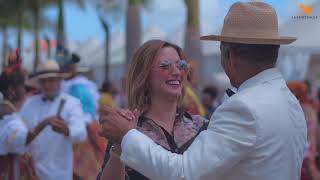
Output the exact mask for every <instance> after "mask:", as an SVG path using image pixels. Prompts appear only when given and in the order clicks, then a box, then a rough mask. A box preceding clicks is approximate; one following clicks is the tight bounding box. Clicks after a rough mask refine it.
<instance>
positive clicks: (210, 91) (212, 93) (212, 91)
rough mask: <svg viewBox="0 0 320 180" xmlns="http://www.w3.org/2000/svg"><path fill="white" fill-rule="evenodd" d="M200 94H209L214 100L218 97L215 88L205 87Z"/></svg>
mask: <svg viewBox="0 0 320 180" xmlns="http://www.w3.org/2000/svg"><path fill="white" fill-rule="evenodd" d="M202 93H204V94H209V95H210V96H211V98H213V99H216V98H217V95H218V90H217V88H216V87H215V86H206V87H205V88H204V89H203V90H202Z"/></svg>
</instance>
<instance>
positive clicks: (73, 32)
mask: <svg viewBox="0 0 320 180" xmlns="http://www.w3.org/2000/svg"><path fill="white" fill-rule="evenodd" d="M151 1H153V4H152V5H151V6H149V7H148V8H144V9H143V13H142V23H143V28H146V27H148V26H150V25H156V26H158V27H161V28H162V30H163V31H165V32H170V31H172V30H173V29H174V28H176V27H177V26H181V25H184V22H185V7H184V4H183V1H182V0H151ZM199 1H200V3H201V4H200V10H201V22H202V24H206V26H210V27H211V29H213V30H218V29H219V28H220V27H221V25H222V23H223V17H224V16H225V14H226V13H227V11H228V9H229V7H230V5H231V4H232V3H234V2H236V1H237V0H199ZM243 1H250V0H243ZM260 1H263V2H267V3H270V4H272V5H273V6H274V7H275V9H276V10H277V12H278V17H279V21H280V23H281V22H282V21H285V20H286V19H288V18H289V17H291V16H292V15H295V14H296V13H297V12H299V9H298V4H299V3H301V2H302V3H312V2H313V1H314V0H260ZM45 14H46V15H47V16H48V17H49V18H51V19H52V20H55V18H56V16H57V12H56V9H55V8H50V9H47V10H46V13H45ZM65 15H66V25H65V26H66V32H67V33H66V34H67V39H68V40H71V41H76V42H85V41H86V40H88V39H89V38H93V37H94V38H97V39H98V40H99V41H103V39H104V33H103V30H102V27H101V25H100V23H99V21H98V18H97V14H96V12H95V9H94V8H93V7H92V6H87V7H86V8H84V9H81V8H79V7H77V6H75V5H72V4H66V9H65ZM109 20H110V22H109V23H110V25H111V31H112V32H117V31H124V30H125V26H124V25H125V23H124V22H125V19H124V16H123V17H120V18H118V19H116V20H115V19H110V18H109ZM202 28H203V27H202ZM10 34H12V36H11V38H10V42H11V43H12V44H13V43H14V42H15V37H14V35H15V33H14V32H11V33H10ZM44 34H47V35H49V37H51V38H54V37H55V32H53V31H48V30H45V31H43V32H42V33H41V37H43V35H44ZM0 40H1V39H0ZM31 42H32V36H31V34H30V33H27V35H26V36H25V38H24V44H30V43H31Z"/></svg>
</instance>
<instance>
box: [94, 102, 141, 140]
mask: <svg viewBox="0 0 320 180" xmlns="http://www.w3.org/2000/svg"><path fill="white" fill-rule="evenodd" d="M138 117H139V114H138V112H137V111H136V112H134V113H132V112H131V111H128V110H121V109H116V108H111V107H108V106H104V107H101V108H100V119H99V121H100V124H101V126H102V134H103V136H104V137H106V138H107V139H109V140H110V141H113V142H115V143H119V144H120V143H121V141H122V138H123V136H124V135H125V134H126V133H127V132H128V131H129V130H131V129H135V128H136V126H137V122H138Z"/></svg>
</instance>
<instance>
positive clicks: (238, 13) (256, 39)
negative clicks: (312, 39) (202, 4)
mask: <svg viewBox="0 0 320 180" xmlns="http://www.w3.org/2000/svg"><path fill="white" fill-rule="evenodd" d="M200 39H201V40H211V41H223V42H229V43H241V44H265V45H268V44H269V45H281V44H290V43H292V42H294V41H295V40H296V38H295V37H286V36H280V35H279V27H278V19H277V13H276V11H275V10H274V9H273V7H272V6H270V5H269V4H266V3H263V2H249V3H242V2H238V3H235V4H234V5H233V6H232V7H231V8H230V10H229V12H228V14H227V15H226V17H225V19H224V24H223V27H222V32H221V34H220V35H208V36H202V37H200Z"/></svg>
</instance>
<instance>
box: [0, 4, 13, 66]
mask: <svg viewBox="0 0 320 180" xmlns="http://www.w3.org/2000/svg"><path fill="white" fill-rule="evenodd" d="M14 24H15V21H14V6H13V4H12V2H8V3H7V2H4V1H2V2H0V31H2V59H3V61H2V67H3V66H4V65H5V58H6V53H7V50H8V29H9V27H12V26H14Z"/></svg>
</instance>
